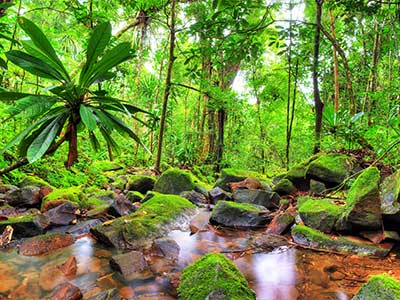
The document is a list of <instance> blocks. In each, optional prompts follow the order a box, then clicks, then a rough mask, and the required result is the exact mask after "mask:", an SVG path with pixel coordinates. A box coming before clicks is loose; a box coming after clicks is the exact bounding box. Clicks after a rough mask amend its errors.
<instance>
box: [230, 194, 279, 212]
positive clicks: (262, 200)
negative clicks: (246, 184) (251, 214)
mask: <svg viewBox="0 0 400 300" xmlns="http://www.w3.org/2000/svg"><path fill="white" fill-rule="evenodd" d="M232 198H233V200H235V201H236V202H239V203H250V204H257V205H261V206H264V207H266V208H268V209H272V210H276V209H278V208H279V201H280V197H279V195H278V194H277V193H274V192H267V191H263V190H236V191H235V192H234V193H233V194H232Z"/></svg>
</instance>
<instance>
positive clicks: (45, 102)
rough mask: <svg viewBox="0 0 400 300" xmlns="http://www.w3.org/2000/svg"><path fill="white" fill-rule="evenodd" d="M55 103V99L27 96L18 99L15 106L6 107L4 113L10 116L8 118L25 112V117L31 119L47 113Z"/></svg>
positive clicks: (56, 99)
mask: <svg viewBox="0 0 400 300" xmlns="http://www.w3.org/2000/svg"><path fill="white" fill-rule="evenodd" d="M57 101H58V98H57V97H51V96H43V95H29V96H27V97H25V98H22V99H19V100H18V101H17V103H16V104H15V105H12V106H10V107H8V108H7V109H6V110H5V111H4V112H5V113H7V114H9V115H10V117H9V118H12V117H15V116H16V115H18V114H20V113H22V112H25V113H26V117H27V118H30V119H31V118H35V117H37V116H39V115H41V114H43V113H45V112H46V111H48V110H49V109H50V108H51V107H52V106H53V105H54V104H55V103H57Z"/></svg>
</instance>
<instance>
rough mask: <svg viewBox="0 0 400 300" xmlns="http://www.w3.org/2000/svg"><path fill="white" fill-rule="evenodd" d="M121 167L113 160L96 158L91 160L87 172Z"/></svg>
mask: <svg viewBox="0 0 400 300" xmlns="http://www.w3.org/2000/svg"><path fill="white" fill-rule="evenodd" d="M119 169H122V166H121V165H120V164H119V163H117V162H115V161H109V160H97V161H94V162H92V164H91V165H90V168H89V172H91V171H95V172H98V171H100V172H106V171H113V170H119Z"/></svg>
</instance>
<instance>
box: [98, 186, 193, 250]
mask: <svg viewBox="0 0 400 300" xmlns="http://www.w3.org/2000/svg"><path fill="white" fill-rule="evenodd" d="M152 195H153V196H152V198H150V199H149V200H148V201H146V202H145V203H143V204H142V205H141V206H140V208H139V209H138V210H137V211H136V212H134V213H132V214H130V215H128V216H125V217H120V218H117V219H115V220H113V221H111V222H107V223H104V224H102V225H98V226H95V227H94V228H92V229H91V232H92V234H93V235H94V236H95V237H96V238H97V239H98V240H99V241H101V242H103V243H105V244H108V245H111V246H114V247H116V248H118V249H140V248H143V247H144V246H146V245H148V244H151V242H152V240H154V239H156V238H158V237H161V236H164V235H165V234H166V233H168V232H169V231H171V230H174V229H178V228H180V227H181V224H179V222H177V221H178V220H181V221H182V222H183V221H186V222H188V219H189V216H190V215H192V214H193V213H194V211H195V208H196V207H195V206H194V205H193V204H192V203H191V202H189V201H188V200H187V199H185V198H182V197H179V196H176V195H164V194H159V193H152Z"/></svg>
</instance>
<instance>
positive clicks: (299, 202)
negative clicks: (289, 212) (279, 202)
mask: <svg viewBox="0 0 400 300" xmlns="http://www.w3.org/2000/svg"><path fill="white" fill-rule="evenodd" d="M308 200H314V198H312V197H309V196H303V197H299V198H297V209H300V207H302V206H303V204H304V203H306V202H307V201H308Z"/></svg>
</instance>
